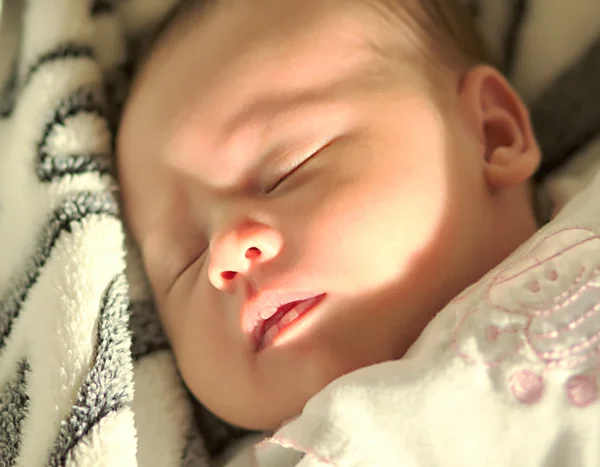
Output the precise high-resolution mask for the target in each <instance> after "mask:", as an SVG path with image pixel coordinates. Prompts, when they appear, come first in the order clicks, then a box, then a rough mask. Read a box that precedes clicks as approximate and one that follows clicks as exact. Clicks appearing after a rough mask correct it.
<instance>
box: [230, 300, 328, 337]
mask: <svg viewBox="0 0 600 467" xmlns="http://www.w3.org/2000/svg"><path fill="white" fill-rule="evenodd" d="M319 295H321V294H319V293H315V292H308V291H296V292H284V291H282V290H267V291H264V292H261V293H259V294H257V295H255V296H254V297H252V298H251V299H249V300H246V302H245V303H244V306H243V308H242V327H243V329H244V332H245V333H246V334H247V335H248V336H250V338H251V339H252V344H253V345H254V348H255V349H256V348H257V347H258V345H259V342H260V339H261V337H262V336H261V335H260V334H261V332H262V327H263V323H264V322H265V321H266V320H268V319H269V318H270V317H271V316H273V315H274V314H275V313H276V312H277V310H278V309H279V307H281V306H283V305H285V304H287V303H291V302H302V301H304V300H308V299H310V298H314V297H317V296H319Z"/></svg>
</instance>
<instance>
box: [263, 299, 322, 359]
mask: <svg viewBox="0 0 600 467" xmlns="http://www.w3.org/2000/svg"><path fill="white" fill-rule="evenodd" d="M324 298H325V294H321V295H317V296H315V297H312V298H308V299H305V300H296V301H293V302H289V303H285V304H283V305H281V306H280V307H278V308H277V311H275V313H274V314H273V315H271V316H270V317H268V318H267V319H262V318H261V319H260V320H259V321H258V322H257V323H256V327H255V328H254V337H255V342H256V346H257V351H259V350H262V349H264V348H265V347H266V346H268V345H269V344H270V343H271V342H273V339H275V336H277V334H279V333H280V332H281V331H283V330H284V329H285V328H286V327H287V326H289V325H290V324H291V323H292V322H294V321H296V320H297V319H298V318H299V317H301V316H302V315H304V314H305V313H306V312H308V311H309V310H311V309H312V308H314V307H315V306H317V305H318V304H319V303H320V302H321V301H322V300H323V299H324Z"/></svg>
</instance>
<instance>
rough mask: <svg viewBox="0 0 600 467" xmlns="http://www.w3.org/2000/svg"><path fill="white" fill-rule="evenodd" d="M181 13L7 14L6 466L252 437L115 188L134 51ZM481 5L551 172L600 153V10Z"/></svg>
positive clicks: (194, 459)
mask: <svg viewBox="0 0 600 467" xmlns="http://www.w3.org/2000/svg"><path fill="white" fill-rule="evenodd" d="M176 1H177V0H120V1H119V0H27V1H25V0H23V1H21V0H4V6H3V13H2V23H1V24H2V26H1V27H0V41H1V42H0V89H2V88H3V89H4V91H3V92H2V93H1V98H0V465H3V466H4V465H5V466H23V467H36V466H42V465H51V466H58V465H69V466H87V465H94V466H102V465H107V466H135V465H139V466H146V465H148V466H169V467H170V466H176V465H177V466H178V465H186V466H192V465H198V466H205V465H207V458H208V455H209V454H210V453H211V452H215V451H216V450H217V449H218V447H220V446H221V445H222V444H223V443H224V442H226V441H227V440H229V439H231V437H232V433H233V434H235V433H237V432H236V431H235V430H231V429H230V428H229V427H227V426H226V425H224V424H222V423H220V422H219V421H218V420H216V419H214V418H211V417H210V416H209V415H208V414H207V413H206V412H205V411H203V409H202V408H201V407H200V406H198V405H194V404H192V402H191V400H190V398H189V397H188V394H187V393H186V392H185V390H184V388H183V386H182V384H181V382H180V379H179V377H178V374H177V372H176V369H175V365H174V362H173V359H172V356H171V354H170V352H169V350H168V346H167V343H166V341H165V339H164V336H163V335H162V332H161V329H160V326H159V324H158V322H157V319H156V315H155V313H154V310H153V307H152V302H151V300H150V299H149V293H148V289H147V286H146V283H145V280H144V276H143V274H142V272H141V266H140V262H139V258H137V256H136V251H135V249H134V248H133V247H131V245H129V244H128V243H127V241H126V235H125V232H124V229H123V226H122V224H121V221H120V218H119V209H118V196H117V195H118V187H117V186H116V184H115V180H114V177H113V175H112V173H111V170H112V156H113V143H114V141H113V137H114V129H115V127H116V125H117V123H118V115H119V108H120V104H121V102H122V100H123V98H124V97H125V95H126V89H127V83H128V81H129V78H130V75H131V71H132V69H131V68H132V64H133V62H132V58H133V55H132V50H135V46H136V44H138V45H139V43H140V38H141V37H143V36H144V35H145V34H146V33H147V31H149V30H151V29H152V28H153V27H154V26H155V25H156V24H157V23H158V21H160V20H161V19H162V18H163V17H164V15H165V14H166V12H167V11H168V10H169V8H170V7H171V6H172V5H173V4H174V3H176ZM482 2H484V3H483V4H482V5H480V6H479V7H478V8H476V9H478V10H479V12H478V14H479V17H480V19H481V22H482V24H484V30H485V32H486V34H487V35H488V38H489V40H490V42H491V43H492V44H493V45H494V49H495V50H497V51H498V53H499V55H501V56H502V57H503V61H504V63H505V64H506V66H507V68H510V69H511V76H512V78H513V79H514V81H515V83H516V84H517V86H518V87H519V89H520V90H521V91H522V92H523V93H524V95H525V96H526V98H527V99H528V100H529V101H530V103H531V105H532V113H533V117H534V120H535V122H536V125H537V127H538V133H539V134H540V141H541V143H542V147H543V148H544V149H545V151H546V154H547V158H546V162H545V166H544V169H543V170H544V172H547V170H549V169H551V168H553V167H555V166H556V165H557V163H558V161H560V160H561V159H562V158H564V157H568V156H569V155H570V154H572V153H575V152H580V153H584V152H586V153H588V154H591V153H592V152H594V151H595V152H596V153H597V152H598V151H599V147H600V145H599V144H597V143H594V141H596V140H597V139H595V138H596V136H597V135H598V127H599V126H600V125H599V123H598V122H599V121H600V119H599V118H598V115H599V113H600V112H599V109H600V106H598V105H596V104H595V102H597V99H598V96H599V95H600V92H599V83H600V79H598V74H596V75H593V72H594V70H597V69H598V63H599V61H600V59H599V57H600V43H599V42H597V41H596V42H594V41H595V37H596V34H597V32H598V19H599V18H600V3H598V1H597V0H577V2H576V3H577V5H576V7H575V6H574V5H573V2H564V0H530V1H529V2H526V1H518V0H513V1H505V0H502V1H500V0H482ZM471 3H473V2H471ZM523 5H529V7H528V8H524V9H523V10H521V8H522V7H523ZM521 11H525V12H526V13H527V15H524V16H523V15H520V14H518V13H519V12H521ZM515 18H516V19H519V18H520V19H521V20H522V21H517V20H516V19H515ZM21 20H22V21H21ZM518 24H521V25H523V26H524V27H523V28H519V27H513V26H514V25H517V26H518ZM592 43H594V44H595V45H594V46H593V47H590V48H588V45H589V44H592ZM590 68H591V71H590ZM596 73H597V71H596ZM594 96H595V97H594ZM557 129H558V130H560V131H558V130H557ZM364 402H365V401H363V403H364ZM366 402H367V403H368V400H367V401H366ZM360 407H362V403H361V404H358V405H357V406H356V407H348V410H349V413H357V411H360V410H361V409H360ZM353 411H354V412H353ZM199 426H200V427H204V429H203V430H201V431H202V435H201V434H200V430H199V429H198V427H199ZM207 426H208V428H206V427H207Z"/></svg>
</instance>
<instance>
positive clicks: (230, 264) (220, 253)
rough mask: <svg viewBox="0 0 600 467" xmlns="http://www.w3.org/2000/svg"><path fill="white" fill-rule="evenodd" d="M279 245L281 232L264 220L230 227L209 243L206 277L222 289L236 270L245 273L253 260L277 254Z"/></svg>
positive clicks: (247, 273) (231, 278) (248, 271)
mask: <svg viewBox="0 0 600 467" xmlns="http://www.w3.org/2000/svg"><path fill="white" fill-rule="evenodd" d="M282 245H283V240H282V236H281V234H280V233H279V232H278V231H277V230H276V229H274V228H272V227H269V226H266V225H264V224H258V223H252V224H244V225H240V226H238V227H237V228H234V229H231V230H230V231H228V232H226V233H225V234H223V235H221V236H220V237H219V238H217V239H216V240H215V241H213V242H212V244H211V248H210V262H209V266H208V276H209V280H210V282H211V283H212V285H213V286H214V287H216V288H217V289H219V290H223V289H225V288H227V286H228V285H229V283H230V282H231V281H232V280H233V279H235V278H236V276H238V275H239V274H241V275H244V276H248V275H250V274H251V271H252V268H253V267H254V266H256V265H257V264H262V263H265V262H268V261H271V260H272V259H273V258H275V257H277V255H279V252H280V251H281V248H282Z"/></svg>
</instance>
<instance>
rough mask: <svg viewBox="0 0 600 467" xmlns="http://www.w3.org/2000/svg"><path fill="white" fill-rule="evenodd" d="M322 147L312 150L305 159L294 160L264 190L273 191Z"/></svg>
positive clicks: (267, 192) (268, 192)
mask: <svg viewBox="0 0 600 467" xmlns="http://www.w3.org/2000/svg"><path fill="white" fill-rule="evenodd" d="M322 149H323V148H320V149H318V150H317V151H315V152H313V153H312V154H311V155H310V156H308V157H307V158H305V159H300V161H299V162H298V161H296V162H294V164H292V165H291V166H290V167H289V168H288V169H287V170H285V172H284V175H283V176H282V177H280V178H279V180H277V182H276V183H275V184H274V185H273V186H272V187H271V188H269V189H268V190H267V191H266V194H270V193H272V192H273V191H275V190H276V189H277V188H279V186H280V185H281V184H282V183H284V182H285V181H286V180H287V179H288V178H290V177H291V176H292V175H294V174H295V173H296V172H297V171H298V170H299V169H300V168H302V167H303V166H304V165H305V164H306V163H307V162H308V161H310V160H311V159H312V158H313V157H314V156H316V155H317V154H318V153H319V152H321V150H322Z"/></svg>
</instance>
